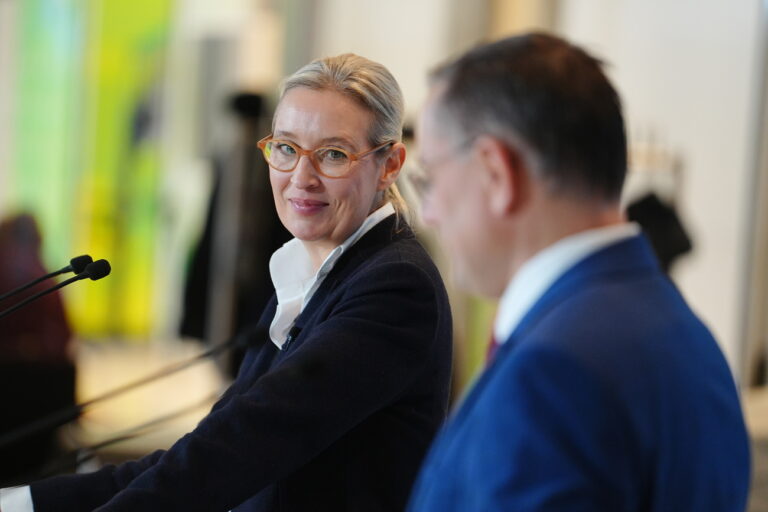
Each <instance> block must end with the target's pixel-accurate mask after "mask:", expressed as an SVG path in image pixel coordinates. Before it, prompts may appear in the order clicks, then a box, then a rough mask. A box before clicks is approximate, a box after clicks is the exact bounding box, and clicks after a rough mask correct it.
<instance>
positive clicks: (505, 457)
mask: <svg viewBox="0 0 768 512" xmlns="http://www.w3.org/2000/svg"><path fill="white" fill-rule="evenodd" d="M417 140H418V142H419V148H420V153H421V154H420V157H421V160H422V164H423V167H424V169H425V170H424V173H425V175H424V178H423V183H422V185H423V187H424V190H423V194H424V197H423V200H424V203H423V206H422V214H423V217H424V219H425V221H426V222H427V223H428V224H431V225H432V226H433V227H434V228H436V230H437V233H438V235H439V237H440V238H441V239H442V242H443V245H444V247H445V249H446V250H447V252H448V254H449V256H451V257H452V263H453V265H454V267H455V268H454V274H455V278H456V279H457V280H458V281H459V284H461V285H463V286H464V287H466V288H468V289H470V290H471V291H474V292H476V293H479V294H482V295H486V296H490V297H494V298H498V299H500V302H499V311H498V314H497V318H496V322H495V325H494V337H495V340H497V341H496V343H497V345H496V346H497V350H496V351H495V355H493V356H492V361H490V362H489V366H488V368H487V369H486V371H485V372H484V374H483V375H482V376H481V377H480V378H479V379H478V381H477V382H476V383H475V385H474V387H473V389H472V390H471V391H470V392H469V394H468V395H467V396H466V398H465V400H464V401H463V403H462V404H461V407H460V408H459V410H458V411H457V412H456V413H455V415H454V416H453V418H452V419H451V421H450V422H449V423H448V425H447V426H446V428H445V429H444V430H443V431H442V433H441V434H440V435H439V437H438V438H437V440H436V441H435V443H434V445H433V447H432V449H431V452H430V454H429V456H428V458H427V460H426V463H425V466H424V467H423V469H422V472H421V475H420V477H419V480H418V482H417V484H416V487H415V488H414V492H413V495H412V498H411V504H410V510H412V511H440V512H445V511H453V510H455V511H462V512H467V511H479V510H483V511H485V510H488V511H490V510H525V511H543V510H548V511H550V510H569V511H607V510H610V511H694V510H695V511H697V512H706V511H713V512H714V511H717V512H723V511H742V510H744V508H745V506H746V499H747V493H748V487H749V444H748V438H747V433H746V431H745V426H744V422H743V417H742V411H741V408H740V404H739V397H738V394H737V389H736V386H735V384H734V381H733V377H732V375H731V373H730V371H729V369H728V365H727V363H726V361H725V359H724V357H723V355H722V353H721V351H720V349H719V348H718V345H717V343H716V342H715V340H714V339H713V337H712V336H711V334H710V333H709V332H708V330H707V329H706V327H705V326H704V325H703V324H702V323H701V321H700V320H699V319H698V318H697V317H696V316H695V315H694V314H693V313H692V312H691V310H690V309H689V307H688V306H687V305H686V303H685V301H684V299H683V298H682V297H681V296H680V294H679V293H678V291H677V290H676V289H675V287H674V285H673V284H672V283H671V282H670V281H669V280H668V279H667V278H666V277H665V276H664V274H663V273H662V271H661V270H660V269H659V266H658V263H657V262H656V260H655V258H654V256H653V254H652V251H651V248H650V246H649V244H648V243H647V241H646V239H645V238H644V237H643V236H642V235H641V234H640V232H639V228H638V227H637V226H636V225H633V224H629V223H627V222H626V221H625V220H624V216H623V213H622V211H621V209H620V203H619V198H620V193H621V188H622V184H623V181H624V175H625V172H626V165H627V162H626V138H625V133H624V122H623V119H622V114H621V106H620V101H619V98H618V96H617V93H616V91H615V90H614V89H613V87H612V86H611V84H610V83H609V81H608V80H607V78H606V77H605V75H604V74H603V72H602V71H601V66H600V62H598V61H597V60H596V59H594V58H593V57H591V56H590V55H588V54H587V53H585V52H584V51H583V50H582V49H580V48H578V47H575V46H572V45H570V44H569V43H567V42H566V41H563V40H561V39H559V38H556V37H552V36H549V35H546V34H530V35H524V36H521V37H513V38H509V39H505V40H502V41H499V42H496V43H493V44H489V45H485V46H482V47H479V48H477V49H475V50H473V51H471V52H469V53H468V54H466V55H464V56H462V57H460V58H459V59H458V60H456V61H455V62H451V63H448V64H446V65H444V66H443V67H441V68H440V69H438V70H437V71H436V72H435V73H434V74H433V75H432V83H431V93H430V96H429V99H428V101H427V104H426V105H425V107H424V109H423V112H422V114H421V117H420V120H419V126H418V131H417Z"/></svg>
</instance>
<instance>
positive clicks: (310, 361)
mask: <svg viewBox="0 0 768 512" xmlns="http://www.w3.org/2000/svg"><path fill="white" fill-rule="evenodd" d="M274 311H275V301H274V299H273V300H272V302H271V304H270V305H269V306H268V307H267V310H266V312H265V313H264V315H263V316H262V319H261V321H260V323H261V325H262V326H263V327H266V326H268V325H269V323H270V321H271V319H272V317H273V315H274ZM296 327H297V328H296V329H295V330H294V332H297V331H300V332H299V334H298V336H296V337H295V339H294V340H293V341H292V342H291V343H290V345H289V346H288V347H287V349H284V350H278V349H277V348H276V347H275V346H274V344H273V343H272V342H271V341H265V343H264V344H263V346H261V348H259V349H253V350H250V351H249V353H247V355H246V357H245V359H244V361H243V364H242V366H241V368H240V372H239V375H238V377H237V380H236V381H235V382H234V384H233V385H232V386H231V387H230V388H229V390H228V391H227V392H226V393H225V395H224V396H223V397H222V399H221V400H220V401H219V402H218V403H217V404H216V405H215V406H214V408H213V410H212V411H211V413H210V414H209V415H208V416H207V417H206V418H205V419H203V420H202V421H201V423H200V424H199V425H198V427H197V428H196V429H195V430H194V431H193V432H191V433H190V434H187V435H186V436H184V437H183V438H182V439H181V440H179V441H178V442H177V443H176V444H175V445H174V446H173V447H171V448H170V449H169V450H168V451H167V452H162V451H160V452H156V453H154V454H152V455H150V456H148V457H145V458H144V459H141V460H139V461H136V462H131V463H127V464H123V465H121V466H118V467H107V468H103V469H101V470H99V471H97V472H95V473H92V474H88V475H76V476H62V477H57V478H53V479H49V480H44V481H41V482H38V483H35V484H33V485H32V497H33V501H34V504H35V510H36V512H46V511H49V510H51V511H53V510H55V511H61V510H67V511H69V512H71V511H78V510H83V511H84V510H94V509H97V510H99V511H117V510H120V511H138V510H141V511H142V512H146V511H155V510H156V511H164V512H167V511H171V510H184V511H196V510H199V511H205V512H215V511H227V510H229V509H236V510H237V511H280V510H284V511H304V510H307V511H310V510H311V511H334V512H338V511H362V510H365V511H367V512H372V511H373V512H375V511H394V510H402V509H403V508H404V507H405V503H406V501H407V498H408V494H409V492H410V489H411V485H412V483H413V480H414V479H415V476H416V473H417V472H418V468H419V466H420V464H421V460H422V458H423V456H424V454H425V453H426V451H427V449H428V447H429V444H430V442H431V440H432V437H433V435H434V433H435V432H436V431H437V429H438V427H439V426H440V424H441V423H442V421H443V419H444V417H445V412H446V408H447V401H448V387H449V378H450V366H451V315H450V309H449V305H448V300H447V297H446V293H445V290H444V288H443V284H442V281H441V279H440V276H439V274H438V272H437V270H436V268H435V267H434V265H433V264H432V261H431V260H430V258H429V257H428V255H427V254H426V253H425V252H424V250H423V248H422V247H421V246H420V245H419V243H418V242H417V241H416V240H415V238H414V237H413V233H412V232H411V231H410V229H409V228H408V227H407V226H405V227H403V228H402V229H400V230H399V231H398V230H396V229H395V225H394V216H392V217H389V218H387V219H385V220H384V221H382V222H381V223H379V224H378V225H377V226H375V227H374V228H373V229H371V230H370V231H369V232H368V233H367V234H366V235H365V236H363V237H362V238H361V239H360V240H358V242H357V243H356V244H354V245H353V246H352V247H351V248H350V249H349V250H348V251H347V252H345V253H344V255H343V256H342V257H341V258H340V259H339V261H338V262H337V263H336V265H335V266H334V268H333V270H332V271H331V272H330V273H329V274H328V276H327V277H326V279H325V280H324V281H323V283H322V284H321V286H320V287H319V289H318V290H317V292H316V293H315V295H314V296H313V297H312V299H311V301H310V302H309V304H307V306H306V307H305V309H304V311H303V312H302V313H301V315H300V316H299V317H298V318H297V319H296ZM238 505H239V506H238ZM236 507H237V508H236Z"/></svg>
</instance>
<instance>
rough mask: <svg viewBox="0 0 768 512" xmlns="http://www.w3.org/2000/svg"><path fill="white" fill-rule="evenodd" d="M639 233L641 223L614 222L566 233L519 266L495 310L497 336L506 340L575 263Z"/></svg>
mask: <svg viewBox="0 0 768 512" xmlns="http://www.w3.org/2000/svg"><path fill="white" fill-rule="evenodd" d="M639 233H640V226H639V225H637V224H635V223H622V224H615V225H611V226H606V227H601V228H594V229H588V230H586V231H582V232H579V233H576V234H574V235H570V236H567V237H565V238H563V239H561V240H558V241H557V242H555V243H554V244H552V245H550V246H549V247H547V248H545V249H543V250H542V251H539V252H538V253H537V254H536V255H534V256H533V257H532V258H531V259H529V260H528V261H526V262H525V263H524V264H523V266H522V267H520V269H519V270H518V271H517V273H516V274H515V276H514V277H513V278H512V280H511V281H510V283H509V284H508V285H507V288H506V289H505V290H504V293H503V294H502V296H501V300H500V301H499V308H498V312H497V313H496V321H495V323H494V329H493V333H494V338H495V339H496V340H497V342H498V343H504V342H505V341H506V340H507V338H509V336H510V335H511V334H512V332H513V331H514V330H515V328H516V327H517V325H518V324H519V323H520V320H522V319H523V316H525V314H526V313H527V312H528V311H529V310H530V309H531V307H533V305H534V304H535V303H536V301H538V300H539V299H540V298H541V297H542V296H543V295H544V292H546V291H547V289H548V288H549V287H550V286H551V285H552V284H553V283H554V282H555V281H556V280H557V279H558V278H559V277H560V276H562V275H563V274H565V272H566V271H568V270H569V269H570V268H571V267H573V266H574V265H576V263H578V262H579V261H581V260H583V259H584V258H586V257H587V256H589V255H590V254H593V253H595V252H597V251H599V250H600V249H603V248H604V247H607V246H609V245H612V244H614V243H617V242H619V241H621V240H624V239H626V238H631V237H633V236H637V235H638V234H639Z"/></svg>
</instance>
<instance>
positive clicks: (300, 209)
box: [288, 198, 328, 215]
mask: <svg viewBox="0 0 768 512" xmlns="http://www.w3.org/2000/svg"><path fill="white" fill-rule="evenodd" d="M288 202H289V203H290V204H291V207H292V208H293V211H295V212H296V213H299V214H301V215H314V214H316V213H317V212H319V211H320V210H322V209H323V208H325V207H326V206H328V203H324V202H323V201H316V200H314V199H295V198H294V199H289V200H288Z"/></svg>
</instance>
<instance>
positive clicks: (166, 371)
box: [0, 260, 266, 449]
mask: <svg viewBox="0 0 768 512" xmlns="http://www.w3.org/2000/svg"><path fill="white" fill-rule="evenodd" d="M99 261H104V260H99ZM95 263H98V261H95V262H94V263H92V265H93V264H95ZM105 263H106V262H105ZM100 267H101V265H100ZM108 268H109V265H108V264H107V270H108ZM83 273H85V271H84V272H83ZM101 277H103V276H101ZM72 279H75V278H72ZM81 279H82V278H81ZM265 333H266V331H264V330H263V329H261V328H253V329H250V330H247V331H245V333H243V334H240V335H237V336H234V337H232V338H231V339H229V340H227V341H225V342H222V343H219V344H217V345H213V346H212V347H211V348H209V349H208V350H206V351H204V352H201V353H200V354H198V355H196V356H194V357H192V358H190V359H187V360H186V361H182V362H179V363H176V364H172V365H170V366H166V367H165V368H163V369H161V370H158V371H156V372H154V373H152V374H151V375H147V376H146V377H143V378H141V379H138V380H136V381H133V382H130V383H128V384H124V385H122V386H119V387H117V388H115V389H112V390H110V391H107V392H106V393H103V394H101V395H99V396H97V397H95V398H91V399H90V400H87V401H85V402H82V403H79V404H76V405H74V406H71V407H67V408H65V409H61V410H59V411H56V412H53V413H51V414H49V415H47V416H45V417H43V418H40V419H38V420H35V421H33V422H31V423H28V424H27V425H24V426H23V427H20V428H18V429H16V430H12V431H11V432H8V433H6V434H3V435H1V436H0V449H3V448H6V447H7V446H10V445H13V444H15V443H17V442H19V441H21V440H22V439H26V438H28V437H29V436H32V435H34V434H37V433H39V432H43V431H46V430H49V429H52V428H55V427H59V426H61V425H64V424H65V423H69V422H70V421H72V420H75V419H77V418H78V417H80V415H81V414H82V413H83V411H85V409H86V408H88V407H90V406H92V405H93V404H96V403H98V402H102V401H104V400H109V399H110V398H114V397H116V396H118V395H121V394H123V393H126V392H128V391H131V390H133V389H135V388H137V387H140V386H143V385H145V384H149V383H151V382H154V381H156V380H160V379H162V378H165V377H168V376H170V375H173V374H174V373H177V372H179V371H181V370H184V369H186V368H188V367H190V366H192V365H194V364H196V363H198V362H199V361H201V360H203V359H205V358H207V357H212V356H214V355H216V354H218V353H219V352H221V351H223V350H225V349H228V348H230V347H243V346H245V347H247V346H250V345H255V344H256V343H258V342H261V341H262V340H263V339H264V336H265V335H266V334H265Z"/></svg>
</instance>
